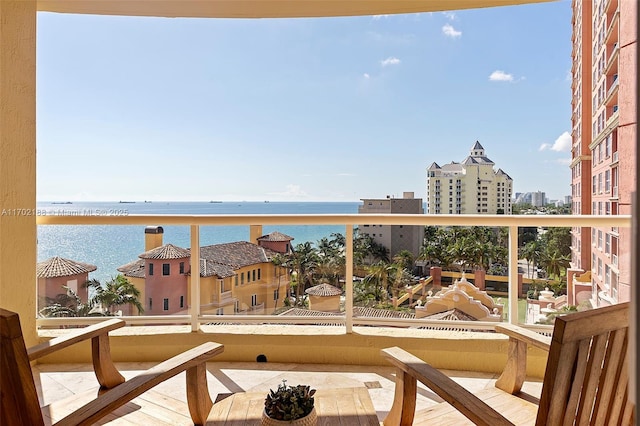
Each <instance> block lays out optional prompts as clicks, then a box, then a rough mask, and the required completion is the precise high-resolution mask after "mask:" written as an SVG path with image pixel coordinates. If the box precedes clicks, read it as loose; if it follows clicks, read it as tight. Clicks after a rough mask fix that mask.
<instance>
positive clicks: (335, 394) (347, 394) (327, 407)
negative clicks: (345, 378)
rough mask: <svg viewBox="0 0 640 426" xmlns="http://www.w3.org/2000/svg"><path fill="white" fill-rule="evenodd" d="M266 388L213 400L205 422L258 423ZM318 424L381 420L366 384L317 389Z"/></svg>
mask: <svg viewBox="0 0 640 426" xmlns="http://www.w3.org/2000/svg"><path fill="white" fill-rule="evenodd" d="M265 398H266V392H239V393H235V394H233V395H231V396H230V397H228V398H225V399H223V400H222V401H220V402H218V403H216V404H214V406H213V408H212V409H211V412H210V413H209V417H208V418H207V425H209V426H213V425H216V426H218V425H260V424H261V422H260V419H261V417H262V410H263V409H264V400H265ZM314 398H315V407H316V412H317V414H318V425H327V426H328V425H344V426H352V425H372V426H373V425H375V426H379V425H380V421H379V420H378V416H377V415H376V410H375V409H374V408H373V403H372V402H371V398H370V397H369V392H368V391H367V388H365V387H364V386H363V387H358V388H338V389H319V390H318V391H317V392H316V394H315V397H314Z"/></svg>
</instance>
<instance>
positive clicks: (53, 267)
mask: <svg viewBox="0 0 640 426" xmlns="http://www.w3.org/2000/svg"><path fill="white" fill-rule="evenodd" d="M96 269H98V268H97V267H96V266H95V265H90V264H88V263H83V262H76V261H75V260H69V259H64V258H62V257H58V256H55V257H52V258H51V259H47V260H45V261H44V262H40V263H38V264H37V265H36V276H37V277H38V278H55V277H68V276H70V275H77V274H86V273H89V272H93V271H95V270H96Z"/></svg>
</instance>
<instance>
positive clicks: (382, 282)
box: [362, 261, 389, 302]
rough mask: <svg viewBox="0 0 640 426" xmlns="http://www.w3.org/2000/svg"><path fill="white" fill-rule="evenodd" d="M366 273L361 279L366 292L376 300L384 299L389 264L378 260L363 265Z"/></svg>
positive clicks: (387, 282) (387, 283)
mask: <svg viewBox="0 0 640 426" xmlns="http://www.w3.org/2000/svg"><path fill="white" fill-rule="evenodd" d="M365 270H366V271H367V275H365V277H364V279H363V280H362V282H363V284H364V286H365V288H366V289H367V290H368V294H371V295H373V299H374V300H375V301H376V302H382V301H383V300H384V299H386V294H387V293H386V289H387V286H388V285H389V264H388V263H386V262H384V261H379V262H377V263H374V264H373V265H368V266H366V267H365Z"/></svg>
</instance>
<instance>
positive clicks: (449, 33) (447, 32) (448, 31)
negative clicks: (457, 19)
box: [442, 24, 462, 38]
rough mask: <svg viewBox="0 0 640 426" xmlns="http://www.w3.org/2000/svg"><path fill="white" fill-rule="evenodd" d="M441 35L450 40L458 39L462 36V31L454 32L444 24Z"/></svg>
mask: <svg viewBox="0 0 640 426" xmlns="http://www.w3.org/2000/svg"><path fill="white" fill-rule="evenodd" d="M442 33H443V34H444V35H446V36H447V37H451V38H458V37H460V36H461V35H462V31H458V30H456V29H455V28H453V26H452V25H450V24H444V26H443V27H442Z"/></svg>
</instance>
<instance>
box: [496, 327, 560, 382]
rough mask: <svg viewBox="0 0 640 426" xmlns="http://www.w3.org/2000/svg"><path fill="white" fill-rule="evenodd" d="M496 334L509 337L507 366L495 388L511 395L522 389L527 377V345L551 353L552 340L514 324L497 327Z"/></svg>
mask: <svg viewBox="0 0 640 426" xmlns="http://www.w3.org/2000/svg"><path fill="white" fill-rule="evenodd" d="M495 330H496V332H498V333H502V334H505V335H507V336H509V349H508V352H507V364H506V365H505V366H504V370H503V371H502V374H501V375H500V377H499V378H498V380H496V384H495V386H496V387H497V388H498V389H502V390H503V391H505V392H508V393H510V394H516V393H518V392H520V389H522V384H523V383H524V381H525V379H526V377H527V345H531V346H534V347H536V348H539V349H542V350H544V351H547V352H549V348H550V347H551V338H550V337H546V336H543V335H541V334H539V333H536V332H535V331H531V330H527V329H526V328H522V327H518V326H517V325H513V324H500V325H496V328H495Z"/></svg>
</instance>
